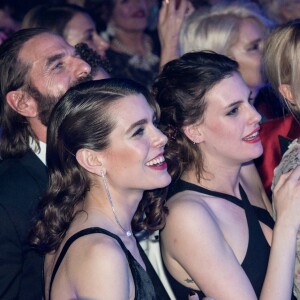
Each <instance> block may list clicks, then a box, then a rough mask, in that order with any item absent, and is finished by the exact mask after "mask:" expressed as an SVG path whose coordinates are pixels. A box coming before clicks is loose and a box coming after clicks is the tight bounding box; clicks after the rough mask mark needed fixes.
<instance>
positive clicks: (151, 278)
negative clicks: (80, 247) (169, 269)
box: [49, 227, 170, 300]
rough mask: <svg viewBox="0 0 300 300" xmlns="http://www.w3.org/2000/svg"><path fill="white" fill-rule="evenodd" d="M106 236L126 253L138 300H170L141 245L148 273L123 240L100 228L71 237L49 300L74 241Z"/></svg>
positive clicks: (59, 258) (64, 250) (54, 273)
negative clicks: (93, 236)
mask: <svg viewBox="0 0 300 300" xmlns="http://www.w3.org/2000/svg"><path fill="white" fill-rule="evenodd" d="M95 233H100V234H105V235H108V236H110V237H111V238H113V239H115V240H117V242H118V243H119V245H120V246H121V248H122V250H123V251H124V253H125V255H126V257H127V260H128V264H129V267H130V270H131V273H132V277H133V281H134V285H135V298H134V299H136V300H158V299H162V300H169V299H170V298H169V296H168V294H167V292H166V290H165V289H164V287H163V285H162V283H161V281H160V280H159V278H158V276H157V274H156V272H155V270H154V269H153V267H152V265H151V263H150V262H149V260H148V258H147V256H146V255H145V253H144V251H143V249H142V248H141V247H140V245H139V243H137V245H138V249H139V252H140V255H141V258H142V259H143V261H144V263H145V266H146V270H147V272H146V271H145V270H144V269H143V268H142V266H141V265H140V264H139V263H138V262H137V261H136V259H135V258H134V257H133V256H132V254H131V253H130V252H129V251H128V250H127V248H126V247H125V245H124V243H123V242H122V240H121V239H120V238H119V237H118V236H117V235H115V234H113V233H111V232H109V231H107V230H105V229H103V228H100V227H90V228H87V229H83V230H81V231H79V232H77V233H75V234H74V235H73V236H71V237H70V238H69V239H68V240H67V242H66V243H65V245H64V247H63V249H62V251H61V253H60V255H59V257H58V259H57V261H56V263H55V266H54V269H53V272H52V275H51V279H50V286H49V300H50V299H51V288H52V284H53V280H54V277H55V275H56V273H57V270H58V268H59V266H60V264H61V262H62V260H63V259H64V256H65V254H66V253H67V251H68V249H69V247H70V246H71V245H72V243H73V242H74V241H76V240H77V239H79V238H80V237H82V236H85V235H89V234H95Z"/></svg>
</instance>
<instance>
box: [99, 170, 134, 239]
mask: <svg viewBox="0 0 300 300" xmlns="http://www.w3.org/2000/svg"><path fill="white" fill-rule="evenodd" d="M100 176H101V177H102V180H103V184H104V188H105V192H106V196H107V199H108V201H109V203H110V206H111V209H112V212H113V214H114V217H115V220H116V222H117V224H118V225H119V227H120V228H121V229H122V231H123V232H124V233H125V234H126V235H127V236H128V237H131V236H132V231H131V230H126V229H125V228H124V227H123V226H122V225H121V223H120V221H119V219H118V217H117V214H116V210H115V207H114V204H113V201H112V199H111V195H110V192H109V189H108V185H107V182H106V178H105V174H104V173H103V172H101V173H100Z"/></svg>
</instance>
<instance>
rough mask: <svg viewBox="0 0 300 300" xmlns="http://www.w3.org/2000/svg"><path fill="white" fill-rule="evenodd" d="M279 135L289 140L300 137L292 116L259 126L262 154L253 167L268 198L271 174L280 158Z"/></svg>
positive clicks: (299, 127) (299, 128) (298, 128)
mask: <svg viewBox="0 0 300 300" xmlns="http://www.w3.org/2000/svg"><path fill="white" fill-rule="evenodd" d="M280 135H281V136H283V137H287V138H289V139H291V140H294V139H296V138H298V137H299V136H300V126H299V124H298V123H297V122H296V121H295V119H294V118H293V116H292V115H287V116H284V117H282V118H276V119H272V120H268V121H266V122H264V123H262V124H261V130H260V138H261V142H262V145H263V148H264V153H263V155H262V156H261V157H259V158H258V159H256V160H255V165H256V167H257V170H258V172H259V174H260V176H261V179H262V182H263V185H264V187H265V189H266V192H267V194H268V195H269V196H270V195H271V184H272V179H273V172H274V169H275V167H277V165H278V164H279V163H280V160H281V157H282V154H281V150H280V144H279V139H278V136H280Z"/></svg>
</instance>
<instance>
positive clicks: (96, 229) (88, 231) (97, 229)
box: [49, 227, 129, 300]
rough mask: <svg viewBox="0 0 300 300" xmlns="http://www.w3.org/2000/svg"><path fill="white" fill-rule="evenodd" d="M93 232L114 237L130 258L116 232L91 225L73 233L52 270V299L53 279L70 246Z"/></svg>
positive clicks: (50, 286)
mask: <svg viewBox="0 0 300 300" xmlns="http://www.w3.org/2000/svg"><path fill="white" fill-rule="evenodd" d="M93 233H103V234H106V235H108V236H110V237H112V238H114V239H115V240H117V241H118V243H119V244H120V246H121V248H122V250H123V251H124V253H125V254H126V257H127V259H128V252H129V251H128V250H127V248H126V247H125V245H124V243H123V242H122V240H121V239H120V238H119V237H118V236H117V235H115V234H113V233H111V232H109V231H107V230H105V229H103V228H100V227H90V228H87V229H83V230H81V231H79V232H77V233H75V234H74V235H72V236H71V237H70V238H69V239H68V240H67V241H66V243H65V245H64V247H63V248H62V250H61V252H60V254H59V256H58V259H57V261H56V263H55V266H54V268H53V272H52V275H51V279H50V285H49V300H50V299H51V288H52V284H53V280H54V277H55V275H56V273H57V270H58V268H59V267H60V265H61V262H62V260H63V259H64V257H65V255H66V253H67V251H68V249H69V248H70V246H71V245H72V244H73V243H74V242H75V241H76V240H77V239H79V238H80V237H82V236H85V235H88V234H93Z"/></svg>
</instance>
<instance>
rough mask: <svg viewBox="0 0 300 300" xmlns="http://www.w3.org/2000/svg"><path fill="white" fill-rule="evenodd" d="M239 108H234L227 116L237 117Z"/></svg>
mask: <svg viewBox="0 0 300 300" xmlns="http://www.w3.org/2000/svg"><path fill="white" fill-rule="evenodd" d="M238 110H239V107H238V106H236V107H234V108H232V109H231V110H230V111H229V112H228V113H227V114H226V116H235V115H236V114H237V113H238Z"/></svg>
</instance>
